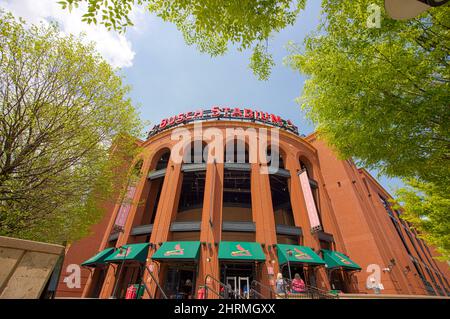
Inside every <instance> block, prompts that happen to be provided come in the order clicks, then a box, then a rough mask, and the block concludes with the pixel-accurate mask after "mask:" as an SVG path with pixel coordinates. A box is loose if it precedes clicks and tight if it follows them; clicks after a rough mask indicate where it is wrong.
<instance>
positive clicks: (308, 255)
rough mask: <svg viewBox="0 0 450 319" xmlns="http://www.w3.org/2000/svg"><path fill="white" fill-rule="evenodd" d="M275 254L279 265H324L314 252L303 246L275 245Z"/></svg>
mask: <svg viewBox="0 0 450 319" xmlns="http://www.w3.org/2000/svg"><path fill="white" fill-rule="evenodd" d="M277 254H278V263H279V264H280V265H283V264H285V263H287V262H288V261H289V262H290V263H301V264H311V265H325V262H324V261H323V260H322V258H320V257H319V255H317V254H316V253H315V252H314V250H312V249H311V248H309V247H305V246H298V245H286V244H277Z"/></svg>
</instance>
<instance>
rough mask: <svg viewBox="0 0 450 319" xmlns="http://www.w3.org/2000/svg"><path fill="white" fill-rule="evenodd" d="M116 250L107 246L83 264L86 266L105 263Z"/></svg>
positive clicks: (82, 264)
mask: <svg viewBox="0 0 450 319" xmlns="http://www.w3.org/2000/svg"><path fill="white" fill-rule="evenodd" d="M113 252H114V248H106V249H104V250H102V251H101V252H99V253H98V254H97V255H95V256H93V257H91V258H89V259H88V260H86V261H83V262H82V263H81V266H85V267H97V266H98V265H104V264H105V259H106V258H107V257H108V256H109V255H111V254H112V253H113Z"/></svg>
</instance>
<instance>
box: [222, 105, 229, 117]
mask: <svg viewBox="0 0 450 319" xmlns="http://www.w3.org/2000/svg"><path fill="white" fill-rule="evenodd" d="M228 112H230V108H229V107H224V108H223V116H228Z"/></svg>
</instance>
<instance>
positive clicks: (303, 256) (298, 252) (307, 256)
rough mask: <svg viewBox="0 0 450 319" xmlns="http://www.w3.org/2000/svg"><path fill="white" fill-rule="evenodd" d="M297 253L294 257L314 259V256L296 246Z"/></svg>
mask: <svg viewBox="0 0 450 319" xmlns="http://www.w3.org/2000/svg"><path fill="white" fill-rule="evenodd" d="M294 251H295V254H294V257H295V258H297V259H312V257H311V256H310V255H308V254H307V253H304V252H303V251H301V250H300V249H298V248H294Z"/></svg>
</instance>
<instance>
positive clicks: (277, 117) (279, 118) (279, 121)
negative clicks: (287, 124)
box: [270, 114, 283, 125]
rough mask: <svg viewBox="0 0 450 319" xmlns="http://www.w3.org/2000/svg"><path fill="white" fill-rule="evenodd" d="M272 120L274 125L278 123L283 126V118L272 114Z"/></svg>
mask: <svg viewBox="0 0 450 319" xmlns="http://www.w3.org/2000/svg"><path fill="white" fill-rule="evenodd" d="M270 120H271V121H272V123H277V124H280V125H283V121H282V120H281V117H279V116H277V115H274V114H270Z"/></svg>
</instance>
